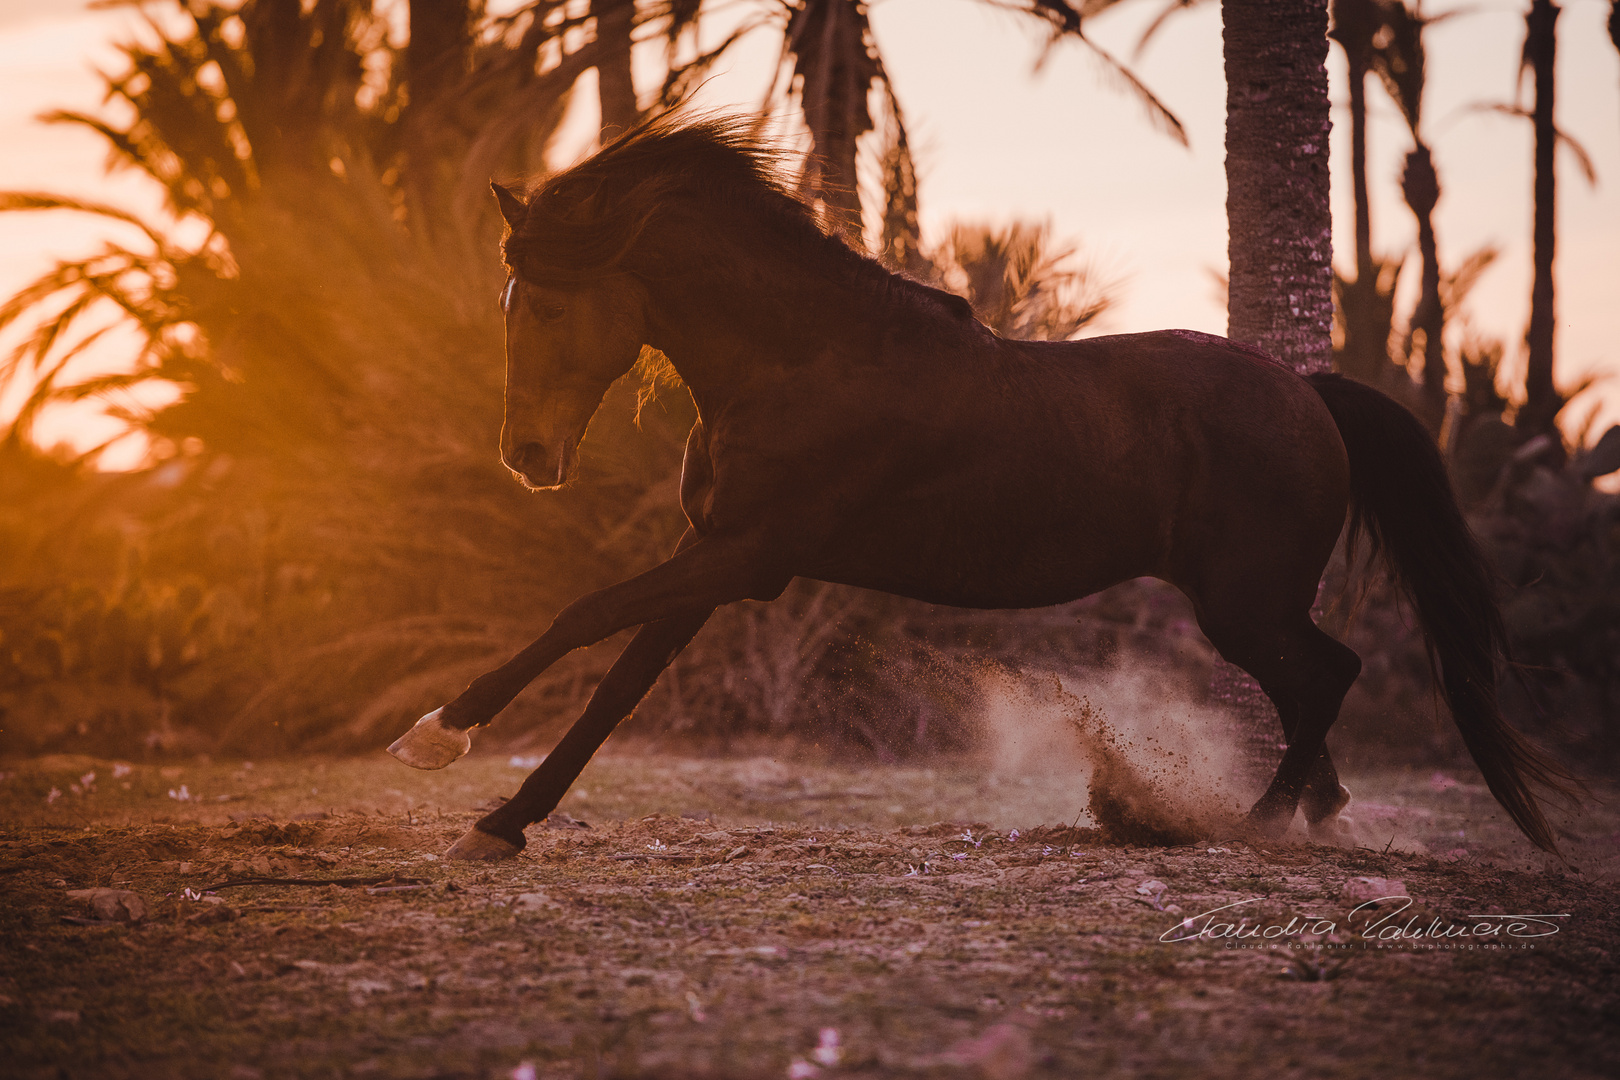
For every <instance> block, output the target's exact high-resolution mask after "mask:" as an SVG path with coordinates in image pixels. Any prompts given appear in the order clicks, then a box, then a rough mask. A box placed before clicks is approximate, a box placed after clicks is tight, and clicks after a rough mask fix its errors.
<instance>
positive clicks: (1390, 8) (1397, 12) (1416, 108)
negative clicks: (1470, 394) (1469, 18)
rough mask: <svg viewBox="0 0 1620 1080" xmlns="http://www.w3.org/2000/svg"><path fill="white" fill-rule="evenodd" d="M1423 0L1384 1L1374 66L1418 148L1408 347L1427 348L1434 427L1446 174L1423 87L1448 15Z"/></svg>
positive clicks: (1425, 402) (1408, 169)
mask: <svg viewBox="0 0 1620 1080" xmlns="http://www.w3.org/2000/svg"><path fill="white" fill-rule="evenodd" d="M1421 3H1422V0H1414V6H1413V7H1411V8H1408V7H1406V6H1405V4H1404V3H1401V2H1399V0H1395V2H1391V3H1388V4H1386V5H1385V6H1384V27H1383V29H1382V31H1381V32H1380V35H1379V36H1380V38H1381V39H1382V41H1381V42H1380V43H1379V44H1378V46H1377V47H1376V48H1375V49H1374V51H1373V70H1374V71H1375V72H1376V73H1377V74H1378V76H1379V78H1380V79H1381V80H1382V81H1383V83H1384V88H1385V89H1386V90H1388V91H1389V95H1390V97H1392V98H1393V99H1394V100H1395V104H1396V105H1397V106H1399V107H1400V110H1401V116H1402V118H1403V119H1404V120H1405V121H1406V126H1407V129H1408V130H1409V131H1410V132H1411V135H1412V143H1413V147H1412V150H1411V151H1410V152H1409V153H1408V154H1407V155H1406V162H1405V165H1404V167H1403V168H1402V171H1401V194H1402V195H1403V196H1404V197H1405V199H1406V204H1407V205H1408V206H1409V207H1411V209H1412V213H1413V215H1414V216H1415V217H1416V218H1417V224H1418V252H1419V257H1420V259H1421V264H1422V281H1421V283H1420V286H1419V289H1418V302H1417V307H1416V308H1415V309H1414V310H1413V312H1412V317H1411V320H1410V322H1409V325H1408V330H1407V352H1408V354H1410V352H1411V348H1412V347H1413V346H1414V345H1419V344H1421V348H1422V351H1423V369H1422V370H1423V388H1422V397H1421V401H1422V412H1423V414H1424V419H1425V420H1426V421H1427V422H1428V423H1429V426H1430V427H1431V429H1433V430H1435V431H1438V430H1439V428H1440V424H1441V419H1442V417H1443V416H1444V414H1445V410H1446V373H1447V368H1446V355H1445V345H1444V333H1445V309H1444V306H1443V305H1442V303H1441V300H1440V254H1439V247H1438V244H1437V242H1436V240H1435V233H1434V208H1435V205H1436V204H1437V203H1438V202H1439V201H1440V178H1439V175H1438V174H1437V173H1436V171H1435V168H1434V155H1433V154H1432V153H1431V152H1430V150H1429V146H1428V144H1427V143H1426V142H1424V140H1423V135H1422V119H1423V89H1424V81H1425V78H1426V76H1425V56H1424V50H1423V31H1424V30H1425V29H1426V28H1427V27H1428V26H1429V25H1430V24H1432V23H1434V22H1436V21H1438V20H1439V19H1444V18H1447V17H1449V15H1450V14H1455V12H1452V13H1448V14H1447V15H1440V16H1435V17H1433V18H1430V17H1426V16H1424V15H1423V14H1422V10H1421Z"/></svg>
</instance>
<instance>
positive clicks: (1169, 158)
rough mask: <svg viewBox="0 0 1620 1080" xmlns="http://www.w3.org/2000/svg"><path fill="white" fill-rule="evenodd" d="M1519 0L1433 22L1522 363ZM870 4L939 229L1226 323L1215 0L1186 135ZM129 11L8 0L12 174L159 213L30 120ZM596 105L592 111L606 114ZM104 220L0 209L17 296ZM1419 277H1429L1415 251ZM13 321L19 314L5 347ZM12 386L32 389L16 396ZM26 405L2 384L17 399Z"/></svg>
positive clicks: (1447, 100) (1481, 302) (1059, 76)
mask: <svg viewBox="0 0 1620 1080" xmlns="http://www.w3.org/2000/svg"><path fill="white" fill-rule="evenodd" d="M1159 7H1160V5H1159V4H1157V3H1148V2H1145V0H1143V2H1140V3H1138V4H1136V5H1126V6H1125V9H1124V10H1117V11H1115V12H1111V13H1110V14H1108V15H1106V16H1103V17H1100V18H1098V19H1096V20H1093V21H1092V22H1090V23H1088V31H1089V32H1090V33H1091V34H1092V36H1093V37H1094V38H1095V39H1096V40H1097V41H1099V42H1100V43H1102V44H1103V45H1105V46H1106V47H1108V48H1109V49H1110V51H1112V52H1113V53H1114V54H1115V55H1118V56H1121V57H1126V58H1128V57H1130V56H1131V53H1132V50H1133V48H1134V45H1135V43H1136V41H1137V38H1138V37H1139V35H1140V32H1141V29H1142V27H1143V26H1144V25H1145V23H1146V22H1147V21H1148V20H1149V19H1150V18H1151V16H1152V15H1153V14H1154V13H1155V12H1156V11H1157V10H1158V9H1159ZM1523 7H1524V5H1522V4H1520V3H1516V2H1507V3H1485V4H1476V5H1470V7H1469V10H1470V11H1471V12H1473V13H1472V14H1468V15H1464V16H1459V17H1457V18H1454V19H1450V20H1447V21H1445V22H1442V23H1440V24H1439V25H1437V26H1435V27H1433V28H1431V30H1430V31H1429V33H1428V36H1427V37H1426V42H1427V44H1428V62H1429V67H1428V70H1429V82H1428V90H1427V94H1428V96H1427V97H1426V99H1425V104H1424V110H1425V127H1426V131H1425V135H1426V137H1427V138H1428V140H1429V142H1430V143H1431V144H1432V145H1433V147H1434V149H1435V154H1436V159H1437V164H1438V168H1439V172H1440V181H1441V185H1442V189H1443V194H1442V198H1441V201H1440V205H1439V209H1438V211H1437V215H1436V225H1437V231H1438V234H1439V243H1440V255H1441V261H1442V265H1444V266H1452V265H1455V264H1456V263H1457V262H1459V261H1460V260H1461V259H1462V258H1464V257H1465V256H1466V255H1468V254H1469V253H1471V252H1473V251H1474V250H1476V249H1477V248H1479V247H1481V246H1482V245H1485V244H1494V245H1496V246H1497V247H1498V248H1500V249H1501V251H1502V256H1501V258H1499V259H1498V261H1497V263H1496V265H1495V266H1494V267H1492V268H1491V269H1490V270H1489V271H1488V272H1487V273H1486V275H1485V276H1484V277H1483V278H1482V279H1481V281H1480V283H1479V285H1478V286H1477V287H1476V289H1475V291H1474V293H1473V295H1472V297H1471V299H1470V302H1469V304H1468V308H1467V322H1468V324H1469V326H1470V327H1471V328H1472V330H1474V331H1475V332H1478V333H1481V334H1485V335H1489V336H1493V337H1498V338H1501V339H1502V340H1503V341H1505V342H1507V343H1508V346H1509V348H1508V356H1509V362H1510V363H1522V337H1523V330H1524V325H1525V322H1526V320H1527V315H1528V296H1529V286H1530V217H1531V201H1530V184H1531V171H1530V169H1531V166H1530V152H1531V134H1530V126H1529V124H1528V122H1526V121H1522V120H1516V119H1512V118H1509V117H1504V116H1500V115H1488V114H1482V113H1478V112H1466V111H1464V107H1465V106H1466V105H1468V104H1469V103H1471V102H1476V101H1508V100H1511V99H1512V98H1513V96H1514V90H1515V76H1516V73H1517V69H1518V56H1519V49H1520V47H1521V45H1522V42H1523V21H1522V11H1523ZM872 8H873V10H872V22H873V27H874V30H875V33H876V34H877V37H878V39H879V44H880V47H881V48H882V51H883V55H884V57H885V61H886V63H887V66H888V70H889V72H890V74H891V75H892V77H893V79H894V82H895V85H896V86H897V88H898V90H899V94H900V97H901V101H902V104H903V107H904V108H905V110H906V116H907V120H908V123H909V125H910V128H911V130H912V134H913V144H914V146H915V147H916V149H917V152H918V157H919V159H920V165H921V171H922V178H921V198H922V214H923V226H924V230H925V233H927V234H931V235H938V234H939V233H940V232H941V231H942V230H943V228H944V226H945V225H946V224H947V223H948V222H950V221H951V220H953V219H963V218H966V219H972V220H980V221H990V222H996V221H1005V220H1008V219H1011V218H1025V219H1032V220H1050V221H1051V222H1052V224H1053V226H1054V230H1055V233H1056V234H1057V236H1058V237H1060V238H1062V239H1064V240H1068V241H1071V242H1075V243H1078V245H1079V246H1080V248H1081V250H1082V251H1083V252H1084V253H1085V254H1086V256H1087V257H1089V258H1090V259H1092V260H1094V261H1095V262H1097V263H1098V264H1100V266H1101V268H1102V269H1103V270H1104V271H1105V272H1107V273H1108V274H1110V275H1112V276H1114V277H1117V278H1119V279H1121V281H1122V289H1121V291H1120V296H1119V302H1118V303H1117V304H1116V306H1115V307H1114V308H1113V310H1112V311H1111V312H1110V313H1109V314H1108V316H1107V317H1106V320H1105V325H1104V326H1103V327H1102V330H1103V331H1105V332H1117V331H1132V330H1147V329H1155V328H1160V327H1171V326H1180V327H1188V328H1192V329H1199V330H1206V331H1211V332H1216V333H1219V332H1221V331H1223V330H1224V328H1225V321H1226V320H1225V313H1224V310H1223V308H1222V307H1221V305H1220V301H1219V297H1218V294H1217V290H1216V286H1215V275H1216V274H1221V273H1224V272H1225V266H1226V223H1225V211H1224V203H1225V181H1224V175H1223V171H1222V158H1223V150H1222V131H1223V109H1224V89H1223V84H1222V77H1221V44H1220V18H1219V12H1218V8H1217V5H1215V4H1214V3H1208V4H1205V5H1203V6H1202V7H1200V8H1197V9H1194V10H1193V11H1192V12H1191V13H1189V14H1184V15H1181V16H1178V17H1177V18H1174V19H1172V20H1171V21H1170V22H1169V23H1167V24H1166V26H1165V27H1164V28H1163V30H1162V31H1161V32H1160V34H1159V36H1158V37H1157V38H1155V40H1154V42H1153V43H1152V44H1151V45H1150V46H1149V48H1148V49H1147V51H1146V52H1145V54H1143V55H1142V56H1141V57H1140V58H1138V59H1136V60H1135V61H1133V64H1134V67H1135V69H1136V71H1137V72H1138V74H1140V75H1141V76H1142V77H1143V80H1144V81H1145V82H1146V83H1147V84H1148V85H1149V86H1151V87H1152V88H1153V89H1154V91H1155V92H1156V93H1157V94H1158V95H1159V96H1160V98H1161V99H1162V100H1163V101H1164V102H1165V103H1166V104H1167V105H1168V106H1169V107H1170V108H1171V109H1172V110H1173V111H1174V112H1175V113H1176V114H1177V115H1178V116H1179V117H1180V119H1181V120H1182V122H1183V123H1184V124H1185V125H1186V128H1187V131H1188V134H1189V137H1190V140H1191V143H1192V146H1191V149H1190V150H1189V149H1183V148H1182V147H1180V146H1179V145H1177V144H1176V143H1174V142H1173V141H1171V140H1170V139H1169V138H1167V137H1165V136H1163V135H1160V134H1158V133H1156V132H1155V131H1153V130H1152V128H1151V127H1150V126H1149V125H1148V123H1147V122H1146V120H1145V119H1144V116H1143V113H1142V111H1141V108H1140V107H1139V106H1138V105H1137V104H1136V103H1135V102H1134V101H1133V100H1132V99H1130V98H1129V97H1128V96H1127V95H1125V94H1124V93H1122V92H1120V91H1119V90H1118V89H1116V88H1115V87H1114V86H1112V84H1110V83H1109V82H1108V80H1107V79H1106V78H1105V77H1104V75H1103V73H1102V69H1101V68H1100V66H1099V65H1098V64H1097V63H1096V62H1094V61H1093V60H1091V59H1090V58H1089V57H1088V56H1087V55H1086V52H1085V50H1084V49H1082V48H1080V47H1078V46H1075V45H1065V46H1063V47H1060V48H1059V49H1058V50H1056V51H1055V52H1054V53H1053V54H1052V55H1051V56H1050V58H1049V60H1048V62H1047V64H1046V65H1045V67H1044V69H1043V70H1042V71H1041V72H1040V73H1039V74H1032V72H1031V68H1032V62H1033V60H1034V58H1035V56H1036V55H1037V54H1038V52H1039V37H1038V35H1036V34H1034V33H1032V31H1031V29H1030V27H1029V26H1028V25H1027V23H1026V22H1025V21H1023V20H1020V19H1017V18H1015V17H1014V16H1012V15H1010V14H1008V13H1005V12H998V11H995V10H990V9H987V8H985V7H984V6H983V5H980V4H977V3H974V2H973V0H879V2H877V3H874V4H873V5H872ZM1431 8H1432V9H1433V10H1444V8H1442V7H1441V6H1440V5H1438V4H1436V5H1431ZM160 9H161V5H158V6H157V7H155V8H154V10H160ZM1608 10H1609V5H1608V3H1607V2H1606V0H1572V2H1570V3H1567V4H1566V5H1565V6H1564V13H1563V15H1562V17H1561V18H1560V21H1559V67H1558V74H1559V85H1558V121H1559V124H1560V126H1561V127H1562V128H1563V129H1564V130H1565V131H1566V132H1568V133H1569V134H1570V135H1572V136H1574V137H1575V138H1576V139H1578V140H1580V141H1581V143H1582V144H1583V145H1584V146H1585V147H1586V149H1587V150H1588V151H1589V153H1590V154H1591V157H1592V159H1593V161H1594V163H1595V165H1596V167H1597V170H1598V173H1599V184H1598V186H1597V187H1595V188H1593V187H1589V186H1588V185H1587V184H1586V182H1585V181H1584V180H1583V179H1581V177H1580V174H1579V171H1578V170H1577V169H1576V167H1575V165H1574V161H1573V159H1572V158H1571V157H1570V156H1568V154H1567V153H1565V154H1562V155H1561V156H1560V160H1559V218H1558V223H1559V234H1558V243H1559V249H1558V267H1557V269H1558V315H1559V318H1558V367H1557V374H1558V378H1559V380H1560V382H1561V383H1562V384H1564V385H1568V384H1571V383H1573V382H1575V381H1576V380H1577V379H1578V378H1579V377H1581V376H1582V375H1583V374H1586V373H1592V372H1601V371H1609V372H1614V373H1616V375H1617V376H1620V287H1617V286H1620V273H1617V271H1620V257H1617V255H1616V252H1617V251H1620V56H1617V54H1616V52H1615V49H1614V47H1613V46H1612V45H1611V44H1610V42H1609V39H1608V36H1607V33H1606V32H1605V30H1604V20H1605V19H1606V18H1607V15H1608ZM131 24H132V16H131V14H130V13H129V12H127V11H122V12H120V11H98V12H90V11H87V10H85V5H84V4H83V3H81V2H78V0H0V140H3V142H0V145H3V146H5V147H6V151H5V153H4V154H3V155H0V189H10V190H18V189H34V190H38V189H45V190H52V191H60V192H69V193H73V194H77V195H83V196H91V197H95V198H98V199H101V200H104V201H109V202H115V203H118V204H119V205H122V206H126V207H129V208H131V209H135V210H140V211H148V210H152V209H154V208H155V207H156V205H157V199H156V197H155V195H154V193H153V192H152V191H151V190H149V189H148V188H146V187H145V186H144V185H143V184H142V183H141V182H140V181H139V179H138V178H136V177H134V176H132V175H131V174H129V173H122V174H118V175H115V176H114V177H113V178H111V179H109V178H107V177H106V176H105V175H104V174H103V172H102V164H103V162H104V160H105V153H104V151H103V149H102V146H101V144H100V143H99V141H98V140H97V139H96V137H94V136H93V135H91V134H90V133H89V132H87V131H79V130H74V129H71V128H61V127H56V128H53V127H47V126H45V125H41V124H38V123H36V122H34V120H33V117H34V116H35V115H36V114H38V113H40V112H42V111H45V110H47V109H50V108H56V107H63V106H66V107H73V108H79V109H85V110H91V111H93V110H95V109H96V108H97V107H98V106H99V103H100V98H101V94H100V85H101V84H100V80H99V79H98V78H97V77H96V76H95V74H94V72H93V71H92V66H93V65H96V64H100V65H102V66H109V65H113V64H115V63H116V54H114V53H113V52H112V51H111V50H110V49H108V47H107V45H106V42H107V41H108V40H110V39H114V38H116V37H117V36H119V35H120V34H123V33H127V32H128V30H127V28H128V27H129V26H130V25H131ZM756 44H757V47H756V48H753V49H752V50H746V49H745V50H744V51H743V52H742V53H740V54H739V56H738V57H737V59H736V61H735V62H734V64H733V67H732V70H730V71H728V72H726V73H722V74H721V75H720V76H719V77H717V78H716V79H715V80H714V81H713V82H711V83H710V84H709V85H708V86H707V87H706V88H705V91H704V100H705V101H706V102H708V103H710V104H727V103H735V104H738V105H740V106H744V107H753V106H754V105H756V104H757V102H758V100H759V96H760V94H761V92H762V86H763V79H764V74H765V71H766V70H767V69H768V67H769V64H770V61H771V60H772V59H774V48H773V47H771V46H769V45H768V44H767V43H766V42H765V41H764V40H763V39H761V40H760V41H759V42H757V43H756ZM1329 64H1330V67H1329V71H1330V77H1331V87H1332V94H1333V99H1334V103H1335V109H1334V121H1335V125H1336V126H1335V132H1334V140H1333V146H1332V149H1333V155H1334V157H1333V164H1334V211H1335V215H1334V220H1335V232H1336V235H1335V240H1336V248H1337V251H1338V253H1339V261H1340V264H1341V265H1343V264H1344V263H1345V262H1346V261H1347V259H1348V258H1349V253H1350V251H1351V233H1350V229H1351V218H1350V206H1349V177H1348V172H1347V163H1348V157H1349V154H1348V123H1347V117H1346V115H1345V112H1344V108H1343V100H1344V97H1345V86H1344V73H1343V62H1342V58H1341V57H1340V55H1339V53H1338V52H1337V50H1336V49H1335V50H1334V51H1333V52H1331V53H1330V61H1329ZM582 97H583V95H582ZM1369 101H1370V104H1371V114H1372V115H1371V139H1370V154H1369V157H1370V176H1371V183H1372V201H1373V227H1374V243H1375V247H1376V248H1377V249H1378V250H1380V251H1381V252H1383V253H1398V252H1401V251H1405V250H1407V249H1409V248H1411V247H1413V246H1414V236H1415V231H1416V230H1415V225H1414V223H1413V221H1412V218H1411V215H1410V213H1409V212H1408V211H1407V210H1406V208H1405V205H1404V203H1403V202H1402V201H1401V198H1400V193H1399V189H1398V185H1397V177H1398V174H1399V169H1400V161H1401V158H1402V157H1403V156H1404V154H1405V153H1406V151H1407V150H1408V149H1409V148H1410V143H1409V138H1408V136H1407V134H1406V129H1405V126H1404V124H1403V122H1402V121H1401V119H1400V117H1399V115H1398V113H1397V112H1396V110H1395V107H1394V105H1393V103H1391V102H1390V101H1389V99H1388V98H1387V97H1385V95H1384V94H1383V92H1382V90H1381V89H1378V88H1377V87H1376V86H1373V87H1371V88H1370V91H1369ZM586 107H588V106H586ZM581 119H582V120H584V121H587V126H588V120H589V117H582V118H581ZM103 228H104V227H103V226H99V225H94V224H92V223H91V222H89V221H86V220H83V219H78V218H75V217H74V216H73V215H68V214H62V213H52V214H31V215H19V214H12V215H4V216H0V293H4V294H5V295H8V296H9V295H10V294H11V293H12V292H13V291H15V289H16V288H17V287H18V286H19V285H21V284H22V283H24V282H25V281H26V280H28V279H29V278H30V277H31V276H33V275H35V274H37V273H39V272H40V271H42V270H44V269H46V268H47V267H48V266H49V265H50V262H51V260H52V258H53V257H55V256H59V255H73V254H78V253H82V252H84V251H85V250H87V249H88V248H90V247H92V246H93V245H94V243H95V239H96V237H97V236H98V235H105V233H99V232H98V230H100V229H103ZM492 257H493V254H492ZM1412 257H1413V259H1414V260H1415V254H1414V255H1413V256H1412ZM1405 279H1406V280H1405V284H1406V286H1407V287H1408V288H1415V285H1416V280H1417V273H1416V269H1415V265H1414V266H1412V267H1410V268H1409V272H1408V273H1407V274H1406V275H1405ZM1409 305H1410V299H1409V298H1408V299H1407V300H1406V306H1407V307H1409ZM1403 310H1404V309H1403ZM14 340H15V332H12V333H9V334H7V335H5V336H4V338H3V339H0V347H7V348H9V344H10V343H11V342H12V341H14ZM105 356H106V354H105V352H104V353H103V357H105ZM100 362H102V363H106V362H108V361H107V360H106V359H105V358H104V359H102V360H101V361H100ZM491 362H492V363H497V362H499V360H498V358H492V359H491ZM492 407H496V406H492ZM9 408H15V396H14V395H13V398H12V401H11V404H10V406H9ZM9 408H8V407H7V404H6V403H5V402H0V415H3V414H5V413H6V412H8V411H9ZM1581 411H1584V410H1581ZM1576 419H1579V417H1576ZM1612 422H1620V378H1617V379H1616V382H1615V384H1614V385H1613V386H1612V388H1611V389H1610V390H1609V391H1608V392H1607V394H1606V404H1605V406H1604V415H1603V421H1602V423H1603V424H1604V425H1606V424H1607V423H1612ZM1568 426H1569V425H1568V424H1566V428H1567V427H1568ZM114 428H115V425H113V424H112V422H110V421H106V420H101V421H97V420H95V419H94V418H93V417H92V416H89V415H88V414H87V412H86V411H83V410H76V411H74V412H73V413H71V414H65V415H61V416H58V417H56V418H54V419H52V420H51V421H50V422H49V423H47V424H45V425H43V428H42V432H41V434H42V437H43V438H44V439H45V441H53V440H57V439H66V440H69V441H71V442H73V443H75V444H77V445H81V446H83V445H90V444H93V443H95V442H97V441H99V440H100V439H101V438H105V437H106V435H107V434H109V433H110V432H111V431H112V430H113V429H114ZM1598 430H1601V427H1600V428H1599V429H1598ZM131 452H133V451H131ZM116 460H117V459H116V458H115V459H114V462H116Z"/></svg>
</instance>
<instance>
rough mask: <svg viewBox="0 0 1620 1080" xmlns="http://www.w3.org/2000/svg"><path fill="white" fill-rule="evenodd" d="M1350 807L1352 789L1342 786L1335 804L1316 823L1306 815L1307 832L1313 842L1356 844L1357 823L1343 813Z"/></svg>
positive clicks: (1334, 801) (1335, 798)
mask: <svg viewBox="0 0 1620 1080" xmlns="http://www.w3.org/2000/svg"><path fill="white" fill-rule="evenodd" d="M1349 805H1350V789H1349V788H1347V787H1345V786H1344V785H1343V784H1340V785H1339V790H1338V792H1337V794H1336V795H1335V797H1334V799H1333V804H1332V805H1331V806H1330V807H1329V808H1328V811H1327V813H1326V814H1324V815H1323V816H1322V817H1319V818H1317V819H1316V820H1315V821H1311V820H1310V816H1309V815H1308V814H1307V815H1306V821H1305V831H1306V832H1307V833H1309V834H1310V838H1311V840H1312V841H1313V842H1314V843H1318V844H1345V843H1350V844H1353V843H1355V839H1356V827H1355V823H1354V822H1353V821H1351V820H1350V819H1349V818H1347V817H1345V816H1344V814H1343V813H1342V812H1341V811H1343V810H1344V808H1345V807H1347V806H1349Z"/></svg>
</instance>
